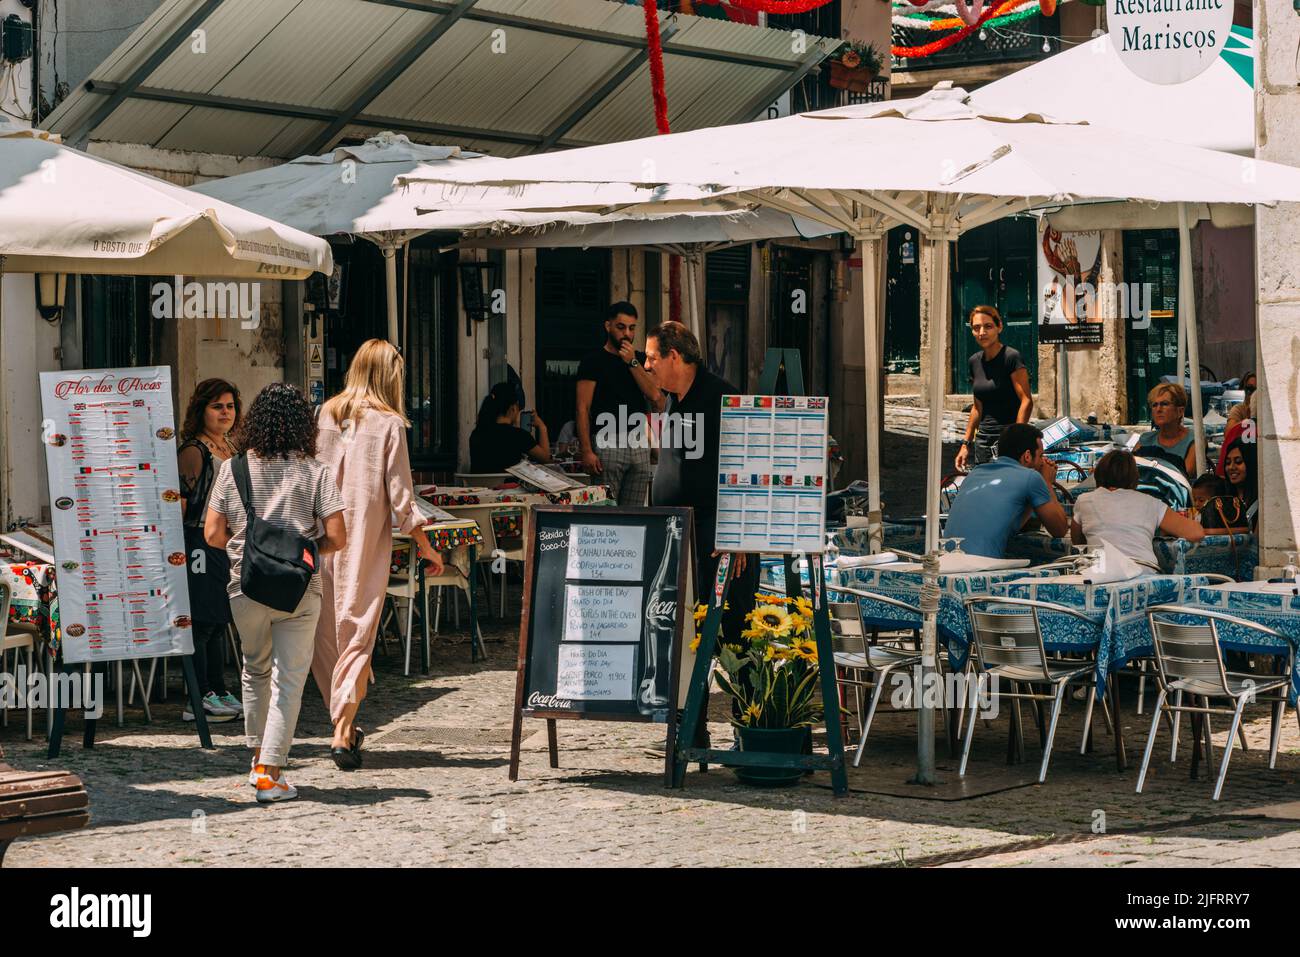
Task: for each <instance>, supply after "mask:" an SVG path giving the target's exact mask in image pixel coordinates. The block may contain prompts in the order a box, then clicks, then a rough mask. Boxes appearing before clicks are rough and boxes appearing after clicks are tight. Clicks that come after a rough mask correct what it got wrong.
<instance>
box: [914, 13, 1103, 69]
mask: <svg viewBox="0 0 1300 957" xmlns="http://www.w3.org/2000/svg"><path fill="white" fill-rule="evenodd" d="M1063 2H1066V0H894V3H893V8H894V13H893V18H892V22H893V24H894V26H896V27H902V28H903V29H906V30H925V31H927V32H947V31H956V32H953V33H948V35H947V36H945V37H943V38H941V39H938V40H934V41H932V42H929V43H923V44H920V45H917V46H893V47H891V48H890V51H889V52H890V53H891V54H892V55H893V56H895V57H901V58H907V59H920V58H922V57H927V56H930V55H932V54H935V53H938V52H939V51H940V50H946V49H948V48H949V47H951V46H955V45H956V44H958V43H960V42H961V41H962V40H964V39H966V38H967V37H968V36H970V35H971V34H972V33H974V32H975V31H976V30H981V31H982V30H984V29H989V30H996V29H998V28H1000V27H1005V26H1010V25H1011V24H1014V23H1019V22H1020V21H1022V20H1028V19H1029V18H1031V17H1035V16H1039V15H1040V14H1041V15H1042V16H1048V17H1050V16H1052V15H1053V14H1055V13H1056V9H1057V7H1058V6H1059V5H1060V4H1061V3H1063ZM1103 2H1104V0H1103ZM988 4H991V5H988Z"/></svg>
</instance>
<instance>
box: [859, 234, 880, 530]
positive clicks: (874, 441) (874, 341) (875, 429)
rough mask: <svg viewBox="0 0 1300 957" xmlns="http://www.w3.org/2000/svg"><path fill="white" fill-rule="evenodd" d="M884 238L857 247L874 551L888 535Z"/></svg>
mask: <svg viewBox="0 0 1300 957" xmlns="http://www.w3.org/2000/svg"><path fill="white" fill-rule="evenodd" d="M880 241H881V239H880V235H879V234H867V235H863V236H859V237H858V249H857V253H858V259H859V260H860V261H861V262H862V335H863V342H864V348H865V350H866V351H865V357H864V358H865V365H866V376H865V378H866V380H867V396H866V398H867V538H868V541H869V542H870V543H871V544H870V551H871V554H873V555H878V554H879V553H880V549H881V546H882V539H883V537H884V535H883V529H882V527H881V516H880V339H879V337H878V336H877V335H876V333H877V329H878V326H879V323H880V314H879V306H880V302H879V300H878V298H877V296H876V288H877V286H878V282H877V279H878V277H877V275H876V267H877V265H878V262H877V258H876V252H877V247H878V244H879V243H880Z"/></svg>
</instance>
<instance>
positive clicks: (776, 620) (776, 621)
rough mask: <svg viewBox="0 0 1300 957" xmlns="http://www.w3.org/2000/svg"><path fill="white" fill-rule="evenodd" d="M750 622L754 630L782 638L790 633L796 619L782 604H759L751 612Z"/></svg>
mask: <svg viewBox="0 0 1300 957" xmlns="http://www.w3.org/2000/svg"><path fill="white" fill-rule="evenodd" d="M748 617H749V622H750V624H752V625H753V626H754V630H756V631H760V632H762V633H763V634H765V635H768V636H770V637H773V638H782V637H784V636H786V635H788V634H790V630H791V629H792V628H793V627H794V620H793V618H792V617H791V615H790V613H789V612H788V611H786V610H785V609H784V608H783V607H781V606H780V605H759V606H758V607H757V608H755V609H754V610H753V611H752V612H750V613H749V616H748Z"/></svg>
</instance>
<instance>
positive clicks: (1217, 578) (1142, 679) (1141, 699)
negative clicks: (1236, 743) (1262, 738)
mask: <svg viewBox="0 0 1300 957" xmlns="http://www.w3.org/2000/svg"><path fill="white" fill-rule="evenodd" d="M1201 577H1202V578H1208V579H1210V581H1209V584H1211V585H1232V584H1236V581H1237V580H1236V579H1235V578H1232V577H1231V576H1228V575H1219V574H1217V573H1215V572H1205V573H1203V574H1202V575H1201ZM1149 660H1150V659H1148V658H1139V659H1138V660H1137V670H1138V706H1137V713H1138V714H1141V713H1142V711H1143V709H1144V708H1145V707H1146V700H1147V662H1148V661H1149ZM1241 747H1242V750H1243V751H1244V750H1245V749H1246V736H1245V734H1244V733H1243V734H1242V738H1241ZM1177 750H1178V718H1177V717H1176V716H1175V718H1174V751H1175V753H1177Z"/></svg>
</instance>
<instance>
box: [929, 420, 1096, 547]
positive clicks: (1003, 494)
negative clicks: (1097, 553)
mask: <svg viewBox="0 0 1300 957" xmlns="http://www.w3.org/2000/svg"><path fill="white" fill-rule="evenodd" d="M1055 480H1056V464H1055V463H1053V462H1051V461H1050V460H1048V459H1046V458H1044V456H1043V433H1042V432H1040V431H1039V430H1038V429H1037V428H1035V427H1034V426H1032V425H1028V424H1026V423H1023V422H1017V423H1015V424H1013V425H1008V426H1007V427H1006V428H1005V429H1004V430H1003V431H1002V435H1001V437H1000V438H999V440H998V457H997V458H996V459H994V460H993V461H992V462H989V463H987V464H985V465H981V466H980V467H979V468H977V469H975V470H974V471H973V472H971V473H970V475H968V476H966V479H965V480H964V481H963V482H962V484H961V488H960V490H958V492H957V497H956V498H955V499H954V500H953V503H952V508H951V509H949V511H948V523H947V525H946V526H945V528H944V536H945V537H947V538H960V539H961V540H962V543H961V549H962V551H964V552H967V553H968V554H971V555H983V556H985V557H986V558H1005V557H1006V552H1007V540H1008V539H1009V538H1011V536H1012V535H1014V534H1015V533H1016V532H1018V531H1020V529H1021V528H1022V527H1023V526H1024V524H1025V522H1027V521H1028V520H1029V516H1030V515H1031V514H1033V515H1037V516H1038V517H1039V519H1040V520H1041V521H1042V523H1043V526H1044V527H1045V528H1046V529H1047V531H1048V532H1049V533H1050V534H1051V535H1052V536H1054V537H1057V538H1060V537H1062V536H1064V535H1065V533H1066V532H1067V531H1068V530H1069V528H1070V520H1069V518H1067V517H1066V514H1065V509H1064V508H1062V507H1061V503H1060V502H1058V501H1057V500H1056V497H1055V496H1054V495H1053V494H1052V491H1051V485H1052V483H1053V482H1054V481H1055Z"/></svg>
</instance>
